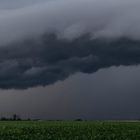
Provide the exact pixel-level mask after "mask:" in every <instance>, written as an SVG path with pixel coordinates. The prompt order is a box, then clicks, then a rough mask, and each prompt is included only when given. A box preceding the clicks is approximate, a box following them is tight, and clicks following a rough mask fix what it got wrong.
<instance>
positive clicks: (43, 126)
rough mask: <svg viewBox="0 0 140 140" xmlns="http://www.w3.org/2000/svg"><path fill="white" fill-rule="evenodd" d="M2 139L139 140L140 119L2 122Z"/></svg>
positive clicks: (0, 135)
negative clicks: (121, 120)
mask: <svg viewBox="0 0 140 140" xmlns="http://www.w3.org/2000/svg"><path fill="white" fill-rule="evenodd" d="M0 140H140V122H113V121H106V122H104V121H99V122H97V121H96V122H90V121H87V122H74V121H73V122H68V121H63V122H61V121H58V122H55V121H29V122H27V121H19V122H18V121H17V122H14V121H13V122H9V121H7V122H0Z"/></svg>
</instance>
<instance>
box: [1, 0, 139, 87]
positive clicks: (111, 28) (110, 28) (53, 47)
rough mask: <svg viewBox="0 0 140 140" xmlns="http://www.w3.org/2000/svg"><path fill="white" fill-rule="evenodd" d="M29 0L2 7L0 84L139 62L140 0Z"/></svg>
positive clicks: (46, 80)
mask: <svg viewBox="0 0 140 140" xmlns="http://www.w3.org/2000/svg"><path fill="white" fill-rule="evenodd" d="M17 5H18V4H17ZM27 5H28V4H27ZM29 5H30V4H29ZM29 5H28V6H24V7H22V8H15V9H12V10H11V9H9V10H7V9H1V10H0V29H1V32H0V43H1V45H0V46H1V47H0V88H28V87H32V86H39V85H42V86H45V85H48V84H52V83H54V82H56V81H58V80H64V79H66V78H67V77H68V76H70V75H71V74H74V73H76V72H84V73H92V72H96V71H97V70H98V69H100V68H106V67H110V66H113V65H115V66H119V65H137V64H139V63H140V47H139V46H140V41H139V39H140V28H139V27H140V26H139V25H140V17H139V14H138V13H139V11H140V10H139V6H140V2H139V1H138V0H134V1H133V2H132V1H130V0H127V1H126V0H114V1H113V0H98V1H97V0H76V1H75V0H67V1H66V0H52V1H45V2H43V1H42V2H41V3H38V4H33V5H32V4H31V5H30V6H29ZM106 39H107V40H106ZM108 39H109V40H108ZM110 39H111V41H110ZM112 39H113V40H112ZM114 39H115V40H114Z"/></svg>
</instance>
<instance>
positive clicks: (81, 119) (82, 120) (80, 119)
mask: <svg viewBox="0 0 140 140" xmlns="http://www.w3.org/2000/svg"><path fill="white" fill-rule="evenodd" d="M75 121H83V120H82V119H76V120H75Z"/></svg>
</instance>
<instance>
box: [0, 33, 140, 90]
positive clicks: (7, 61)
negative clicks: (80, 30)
mask: <svg viewBox="0 0 140 140" xmlns="http://www.w3.org/2000/svg"><path fill="white" fill-rule="evenodd" d="M139 63H140V41H133V40H130V39H125V38H124V39H120V40H114V41H111V42H109V41H106V40H97V39H95V40H93V39H92V40H91V39H90V35H85V36H81V37H80V38H78V39H74V40H73V41H69V40H66V39H58V38H57V37H56V35H54V34H52V35H44V36H42V37H41V38H40V40H39V39H38V40H27V41H24V42H23V43H18V44H13V45H12V46H7V47H1V48H0V88H29V87H33V86H40V85H41V86H46V85H49V84H53V83H55V82H56V81H59V80H64V79H66V78H67V77H69V76H70V75H72V74H74V73H77V72H83V73H92V72H96V71H97V70H99V69H101V68H106V67H110V66H120V65H126V66H128V65H137V64H139Z"/></svg>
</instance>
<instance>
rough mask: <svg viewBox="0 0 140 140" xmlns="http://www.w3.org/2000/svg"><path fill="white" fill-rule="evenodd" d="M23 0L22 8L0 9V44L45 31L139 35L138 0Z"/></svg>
mask: <svg viewBox="0 0 140 140" xmlns="http://www.w3.org/2000/svg"><path fill="white" fill-rule="evenodd" d="M1 3H2V2H1ZM25 3H26V1H25ZM27 3H30V4H27V5H28V6H25V7H23V8H18V9H12V10H6V9H5V10H2V9H1V11H0V29H1V32H0V43H1V44H2V43H3V44H5V43H6V44H7V43H9V42H13V41H17V40H18V41H19V40H23V39H27V38H32V37H38V36H40V35H42V34H44V33H45V32H56V33H57V34H58V36H59V37H60V38H63V37H65V38H68V39H73V38H76V37H79V36H81V35H83V34H85V33H91V34H92V37H93V38H99V37H103V38H104V37H105V38H118V37H124V36H125V37H130V38H133V39H140V28H139V25H140V17H139V12H140V10H139V7H140V1H138V0H133V1H131V0H98V1H97V0H67V1H66V0H50V1H48V0H47V1H41V2H40V3H39V2H37V4H31V3H33V2H32V1H31V0H30V2H27ZM34 3H36V2H34ZM16 4H17V5H19V2H18V3H17V2H15V5H16Z"/></svg>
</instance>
